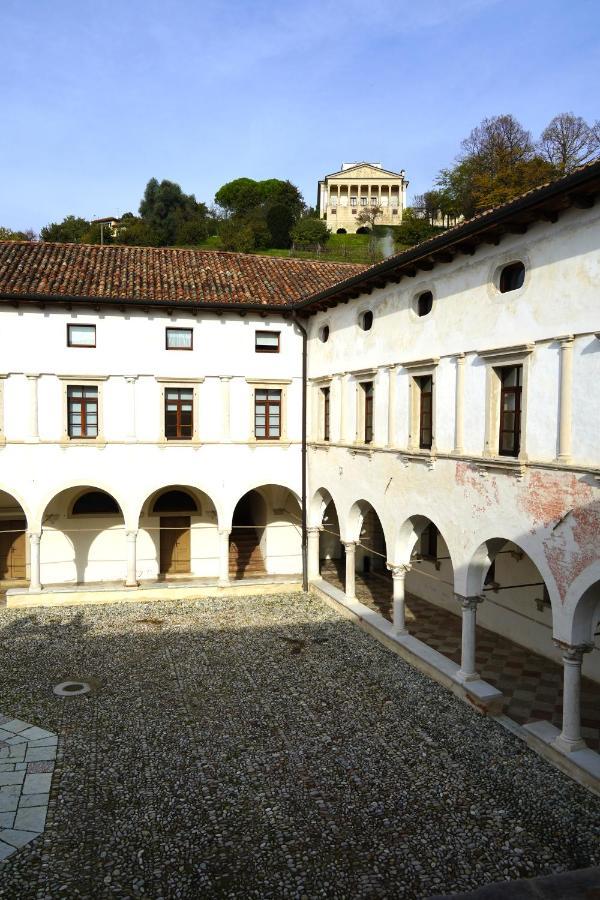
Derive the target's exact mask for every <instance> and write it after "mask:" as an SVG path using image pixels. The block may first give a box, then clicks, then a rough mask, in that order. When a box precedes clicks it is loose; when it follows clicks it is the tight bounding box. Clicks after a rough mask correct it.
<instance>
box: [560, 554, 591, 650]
mask: <svg viewBox="0 0 600 900" xmlns="http://www.w3.org/2000/svg"><path fill="white" fill-rule="evenodd" d="M564 612H565V617H568V618H566V621H565V624H564V626H563V628H562V629H560V631H559V630H558V629H556V630H555V636H556V637H557V638H558V639H560V640H563V641H564V642H565V643H568V644H571V645H573V646H576V645H579V644H591V643H594V640H595V638H596V637H597V634H596V632H597V631H599V630H600V628H599V625H600V560H597V561H596V562H594V563H592V564H591V565H590V566H588V567H587V569H585V570H584V571H583V572H581V574H580V575H578V576H577V578H576V579H575V580H574V581H573V583H572V584H571V585H570V587H569V590H568V592H567V596H566V598H565V609H564Z"/></svg>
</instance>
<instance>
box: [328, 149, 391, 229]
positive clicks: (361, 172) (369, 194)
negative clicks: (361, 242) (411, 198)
mask: <svg viewBox="0 0 600 900" xmlns="http://www.w3.org/2000/svg"><path fill="white" fill-rule="evenodd" d="M407 188H408V181H407V180H406V177H405V174H404V170H403V169H402V170H401V171H400V172H390V171H389V170H388V169H384V168H383V166H382V165H381V163H368V162H361V163H342V168H341V169H340V171H339V172H332V173H331V174H330V175H326V176H325V178H324V179H323V180H322V181H319V188H318V194H317V209H318V210H319V216H320V217H321V218H322V219H325V221H326V222H327V225H328V227H329V229H330V230H331V231H332V232H333V233H336V232H337V233H344V232H347V233H348V234H355V233H356V231H357V230H358V229H359V228H361V227H365V226H364V225H362V226H361V223H360V222H359V221H358V219H359V216H360V212H361V210H363V209H365V208H367V207H369V206H370V207H380V209H381V213H380V215H379V217H378V218H377V221H376V223H375V224H376V225H400V224H401V222H402V213H403V211H404V210H405V209H406V191H407ZM367 227H368V226H367Z"/></svg>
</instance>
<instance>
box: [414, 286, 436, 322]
mask: <svg viewBox="0 0 600 900" xmlns="http://www.w3.org/2000/svg"><path fill="white" fill-rule="evenodd" d="M432 308H433V294H432V293H431V291H423V293H422V294H419V296H418V297H417V315H419V316H427V315H429V313H430V312H431V310H432Z"/></svg>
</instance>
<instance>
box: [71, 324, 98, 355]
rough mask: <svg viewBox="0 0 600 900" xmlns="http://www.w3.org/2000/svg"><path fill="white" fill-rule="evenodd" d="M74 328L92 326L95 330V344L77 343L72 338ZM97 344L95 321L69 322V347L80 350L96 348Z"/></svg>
mask: <svg viewBox="0 0 600 900" xmlns="http://www.w3.org/2000/svg"><path fill="white" fill-rule="evenodd" d="M72 328H92V329H93V331H94V343H93V344H75V343H73V341H72V340H71V329H72ZM96 346H97V334H96V325H95V324H94V323H93V322H67V347H74V348H76V349H79V350H95V349H96Z"/></svg>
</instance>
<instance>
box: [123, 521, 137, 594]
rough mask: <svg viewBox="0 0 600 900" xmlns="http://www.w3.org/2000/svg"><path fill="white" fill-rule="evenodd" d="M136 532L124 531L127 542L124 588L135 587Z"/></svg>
mask: <svg viewBox="0 0 600 900" xmlns="http://www.w3.org/2000/svg"><path fill="white" fill-rule="evenodd" d="M137 535H138V533H137V531H126V532H125V538H126V540H127V578H126V580H125V587H137V586H138V580H137Z"/></svg>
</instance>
